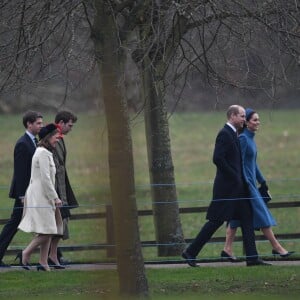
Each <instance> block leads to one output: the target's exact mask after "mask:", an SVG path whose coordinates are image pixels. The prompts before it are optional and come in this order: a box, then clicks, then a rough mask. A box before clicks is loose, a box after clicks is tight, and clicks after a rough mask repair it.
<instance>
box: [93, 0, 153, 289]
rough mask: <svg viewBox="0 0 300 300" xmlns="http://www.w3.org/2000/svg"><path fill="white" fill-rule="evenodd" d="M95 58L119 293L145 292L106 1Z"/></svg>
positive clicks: (101, 4) (101, 5) (97, 25)
mask: <svg viewBox="0 0 300 300" xmlns="http://www.w3.org/2000/svg"><path fill="white" fill-rule="evenodd" d="M95 4H96V9H97V15H96V17H95V21H94V31H93V37H94V43H95V52H96V59H97V62H98V64H99V68H100V74H101V84H102V92H103V100H104V105H105V111H106V119H107V127H108V141H109V145H108V147H109V171H110V186H111V195H112V205H113V217H114V228H115V237H116V250H117V263H118V273H119V283H120V292H121V294H127V295H147V293H148V283H147V279H146V275H145V268H144V260H143V255H142V251H141V243H140V237H139V231H138V214H137V207H136V199H135V185H134V167H133V154H132V139H131V131H130V126H129V118H128V111H127V103H126V101H125V100H124V97H123V94H122V88H121V87H120V84H119V74H122V73H123V70H122V67H121V63H120V54H119V46H118V42H117V32H116V31H115V29H116V27H115V24H114V20H113V17H112V15H111V14H110V11H109V10H106V9H105V1H101V0H98V1H95Z"/></svg>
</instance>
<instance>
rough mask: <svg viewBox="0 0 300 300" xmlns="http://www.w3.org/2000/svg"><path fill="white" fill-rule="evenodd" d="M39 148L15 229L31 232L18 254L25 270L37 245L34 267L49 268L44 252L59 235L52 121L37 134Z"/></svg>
mask: <svg viewBox="0 0 300 300" xmlns="http://www.w3.org/2000/svg"><path fill="white" fill-rule="evenodd" d="M39 138H40V142H39V147H38V148H37V149H36V151H35V153H34V155H33V158H32V165H31V178H30V183H29V186H28V188H27V191H26V195H25V200H24V201H25V202H24V212H23V219H22V221H21V223H20V225H19V229H21V230H22V231H24V232H31V233H35V237H34V238H33V240H32V241H31V242H30V244H29V245H28V246H27V247H26V248H25V249H24V250H23V251H22V252H21V253H20V254H19V258H20V264H21V265H22V267H23V268H24V269H27V270H29V260H30V256H31V254H32V253H33V251H34V250H35V249H36V248H38V247H40V259H39V264H38V265H37V270H42V271H49V270H50V268H49V265H48V261H47V260H48V253H49V248H50V242H51V239H52V237H53V236H54V235H62V233H63V227H62V219H61V215H60V212H59V209H58V207H59V206H61V204H62V202H61V200H60V199H59V198H58V195H57V193H56V191H55V173H56V169H55V164H54V161H53V155H52V150H53V149H54V147H55V145H56V143H57V141H58V140H59V138H60V131H59V130H58V128H57V126H56V125H55V124H52V123H51V124H48V125H47V126H45V127H43V128H42V129H41V131H40V133H39Z"/></svg>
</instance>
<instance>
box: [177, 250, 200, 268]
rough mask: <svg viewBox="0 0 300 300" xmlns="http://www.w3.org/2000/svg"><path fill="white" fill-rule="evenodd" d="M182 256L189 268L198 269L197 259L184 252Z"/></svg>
mask: <svg viewBox="0 0 300 300" xmlns="http://www.w3.org/2000/svg"><path fill="white" fill-rule="evenodd" d="M181 256H182V257H183V258H184V259H185V260H186V262H187V263H188V265H189V266H191V267H198V265H197V264H196V257H194V256H192V255H190V254H189V253H188V252H186V251H184V252H182V254H181Z"/></svg>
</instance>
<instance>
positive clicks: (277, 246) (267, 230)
mask: <svg viewBox="0 0 300 300" xmlns="http://www.w3.org/2000/svg"><path fill="white" fill-rule="evenodd" d="M261 231H262V232H263V234H264V236H265V237H266V238H267V239H268V240H269V241H270V243H271V245H272V248H273V249H274V250H276V251H277V252H278V253H280V254H286V253H288V251H287V250H286V249H285V248H283V247H282V246H281V245H280V243H279V242H278V240H277V239H276V237H275V235H274V233H273V230H272V228H271V227H265V228H261Z"/></svg>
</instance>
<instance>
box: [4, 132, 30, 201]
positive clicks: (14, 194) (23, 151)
mask: <svg viewBox="0 0 300 300" xmlns="http://www.w3.org/2000/svg"><path fill="white" fill-rule="evenodd" d="M35 149H36V147H35V145H34V144H33V141H32V140H31V138H30V137H29V135H28V134H27V133H25V134H24V135H23V136H21V137H20V138H19V139H18V141H17V143H16V145H15V149H14V173H13V178H12V182H11V187H10V191H9V197H10V198H13V199H19V198H20V197H24V196H25V192H26V189H27V187H28V184H29V181H30V176H31V161H32V156H33V154H34V152H35Z"/></svg>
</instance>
